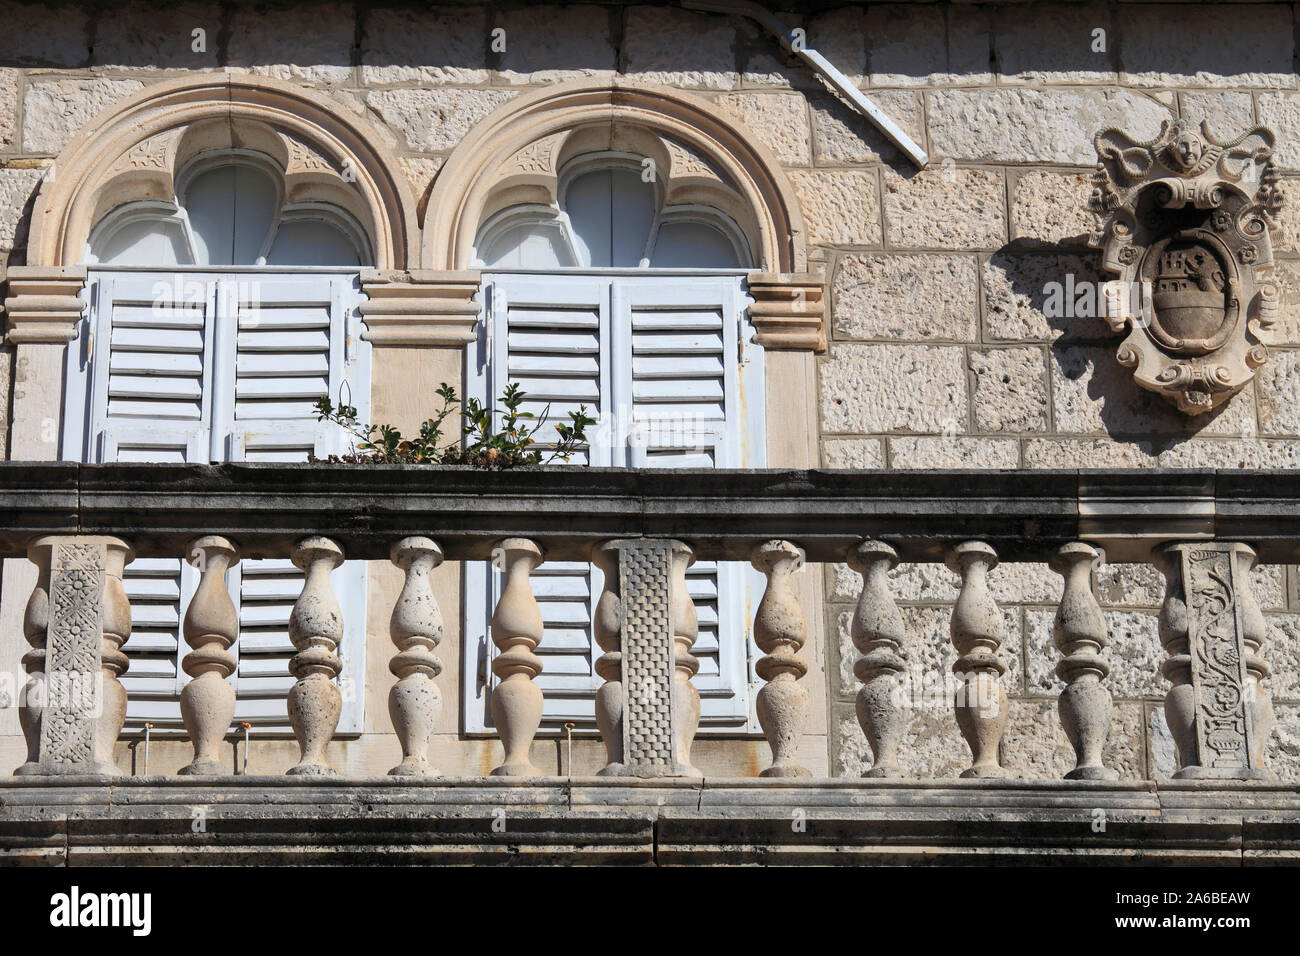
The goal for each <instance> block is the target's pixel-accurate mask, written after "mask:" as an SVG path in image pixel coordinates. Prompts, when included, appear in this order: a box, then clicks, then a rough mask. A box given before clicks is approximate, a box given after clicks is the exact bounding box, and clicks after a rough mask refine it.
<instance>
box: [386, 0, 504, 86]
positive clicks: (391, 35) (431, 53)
mask: <svg viewBox="0 0 1300 956" xmlns="http://www.w3.org/2000/svg"><path fill="white" fill-rule="evenodd" d="M364 31H365V33H364V37H365V39H364V42H363V43H362V49H363V51H364V52H363V53H362V57H361V79H362V81H363V82H364V83H366V84H368V85H382V84H389V83H419V84H422V85H426V84H427V85H442V84H448V83H486V82H487V80H488V78H489V77H490V75H491V74H490V73H489V71H488V69H487V63H486V53H485V51H486V50H487V48H488V43H489V39H488V22H487V11H486V10H484V9H481V8H480V9H474V8H472V7H469V8H465V9H453V8H450V7H440V8H437V9H433V10H425V9H387V8H367V9H366V11H365V21H364ZM520 39H522V38H520ZM506 40H507V49H509V40H510V37H509V34H507V36H506Z"/></svg>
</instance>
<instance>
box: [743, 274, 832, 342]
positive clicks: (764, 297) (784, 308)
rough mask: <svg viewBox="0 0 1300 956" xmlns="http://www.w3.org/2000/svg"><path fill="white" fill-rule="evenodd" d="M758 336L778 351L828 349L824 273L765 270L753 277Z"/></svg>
mask: <svg viewBox="0 0 1300 956" xmlns="http://www.w3.org/2000/svg"><path fill="white" fill-rule="evenodd" d="M749 294H750V296H752V297H753V299H754V304H753V305H751V306H750V307H749V320H750V322H751V323H752V324H753V326H754V332H755V335H754V338H755V340H756V341H757V342H758V344H759V345H761V346H763V348H765V349H771V350H774V351H809V352H825V351H826V325H825V319H826V303H825V300H824V297H823V294H824V287H823V277H822V276H820V275H813V274H811V273H797V274H794V275H783V274H779V273H772V272H765V273H758V274H755V275H751V276H750V277H749Z"/></svg>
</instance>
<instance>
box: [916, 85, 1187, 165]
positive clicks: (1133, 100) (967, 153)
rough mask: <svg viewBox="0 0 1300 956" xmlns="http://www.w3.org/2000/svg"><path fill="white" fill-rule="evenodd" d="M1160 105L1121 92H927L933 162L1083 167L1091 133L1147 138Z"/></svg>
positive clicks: (1162, 111) (1160, 116) (1163, 111)
mask: <svg viewBox="0 0 1300 956" xmlns="http://www.w3.org/2000/svg"><path fill="white" fill-rule="evenodd" d="M1169 116H1170V111H1169V108H1168V107H1167V106H1165V105H1164V104H1162V103H1158V102H1156V101H1155V100H1153V99H1150V98H1148V97H1146V96H1143V95H1142V94H1140V93H1136V92H1130V91H1128V90H1109V89H1095V90H1094V89H1086V90H1085V89H1078V90H1028V89H997V90H937V91H935V92H934V93H932V94H930V110H929V117H930V143H931V145H932V147H933V152H934V155H935V156H936V157H939V158H943V157H951V158H952V159H956V160H962V159H970V160H994V161H997V160H1001V161H1005V162H1015V163H1024V162H1041V163H1078V164H1091V163H1092V162H1093V160H1094V158H1095V156H1096V153H1095V150H1094V149H1093V145H1092V137H1093V134H1094V133H1096V132H1097V130H1099V129H1105V128H1106V127H1108V126H1123V127H1124V129H1125V130H1127V131H1128V132H1129V133H1130V134H1131V135H1134V136H1138V137H1147V138H1154V137H1155V136H1156V134H1157V133H1159V132H1160V122H1161V120H1164V119H1168V118H1169Z"/></svg>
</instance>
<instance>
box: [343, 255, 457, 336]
mask: <svg viewBox="0 0 1300 956" xmlns="http://www.w3.org/2000/svg"><path fill="white" fill-rule="evenodd" d="M480 280H481V273H479V272H475V271H463V272H438V271H433V270H410V271H383V270H367V271H364V272H362V273H361V291H362V292H364V293H365V295H366V301H365V302H362V303H361V306H360V311H361V315H362V318H363V319H364V320H365V323H366V331H365V332H363V333H362V335H361V337H362V338H363V339H365V340H366V341H368V342H371V343H373V344H374V345H382V346H398V345H408V346H457V345H465V344H466V343H469V342H473V341H474V338H475V335H476V334H477V331H476V326H477V324H478V317H479V304H478V303H477V302H476V301H474V295H475V293H476V292H478V289H479V283H480Z"/></svg>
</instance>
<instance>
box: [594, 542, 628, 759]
mask: <svg viewBox="0 0 1300 956" xmlns="http://www.w3.org/2000/svg"><path fill="white" fill-rule="evenodd" d="M618 546H619V543H618V542H617V541H607V542H605V543H604V544H601V545H598V546H597V547H596V548H594V549H593V550H592V553H591V560H592V561H593V562H594V563H595V565H596V567H598V568H600V571H601V574H603V575H604V578H605V584H604V587H603V588H602V589H601V592H600V597H599V599H597V601H596V612H595V614H594V616H593V618H592V622H591V623H592V630H593V631H594V632H595V637H596V643H597V645H599V647H600V649H601V651H603V652H604V653H602V654H601V655H600V657H598V658H597V659H596V674H597V675H598V676H599V677H600V678H601V679H602V680H603V681H604V683H603V684H601V685H600V689H599V690H597V691H596V726H597V727H598V728H600V737H601V740H603V741H604V743H605V767H604V768H603V769H602V770H601V771H600V774H601V775H602V776H611V775H618V774H619V773H621V772H622V771H623V769H624V763H623V653H622V648H623V645H622V633H623V599H622V596H621V595H620V594H619V570H618Z"/></svg>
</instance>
